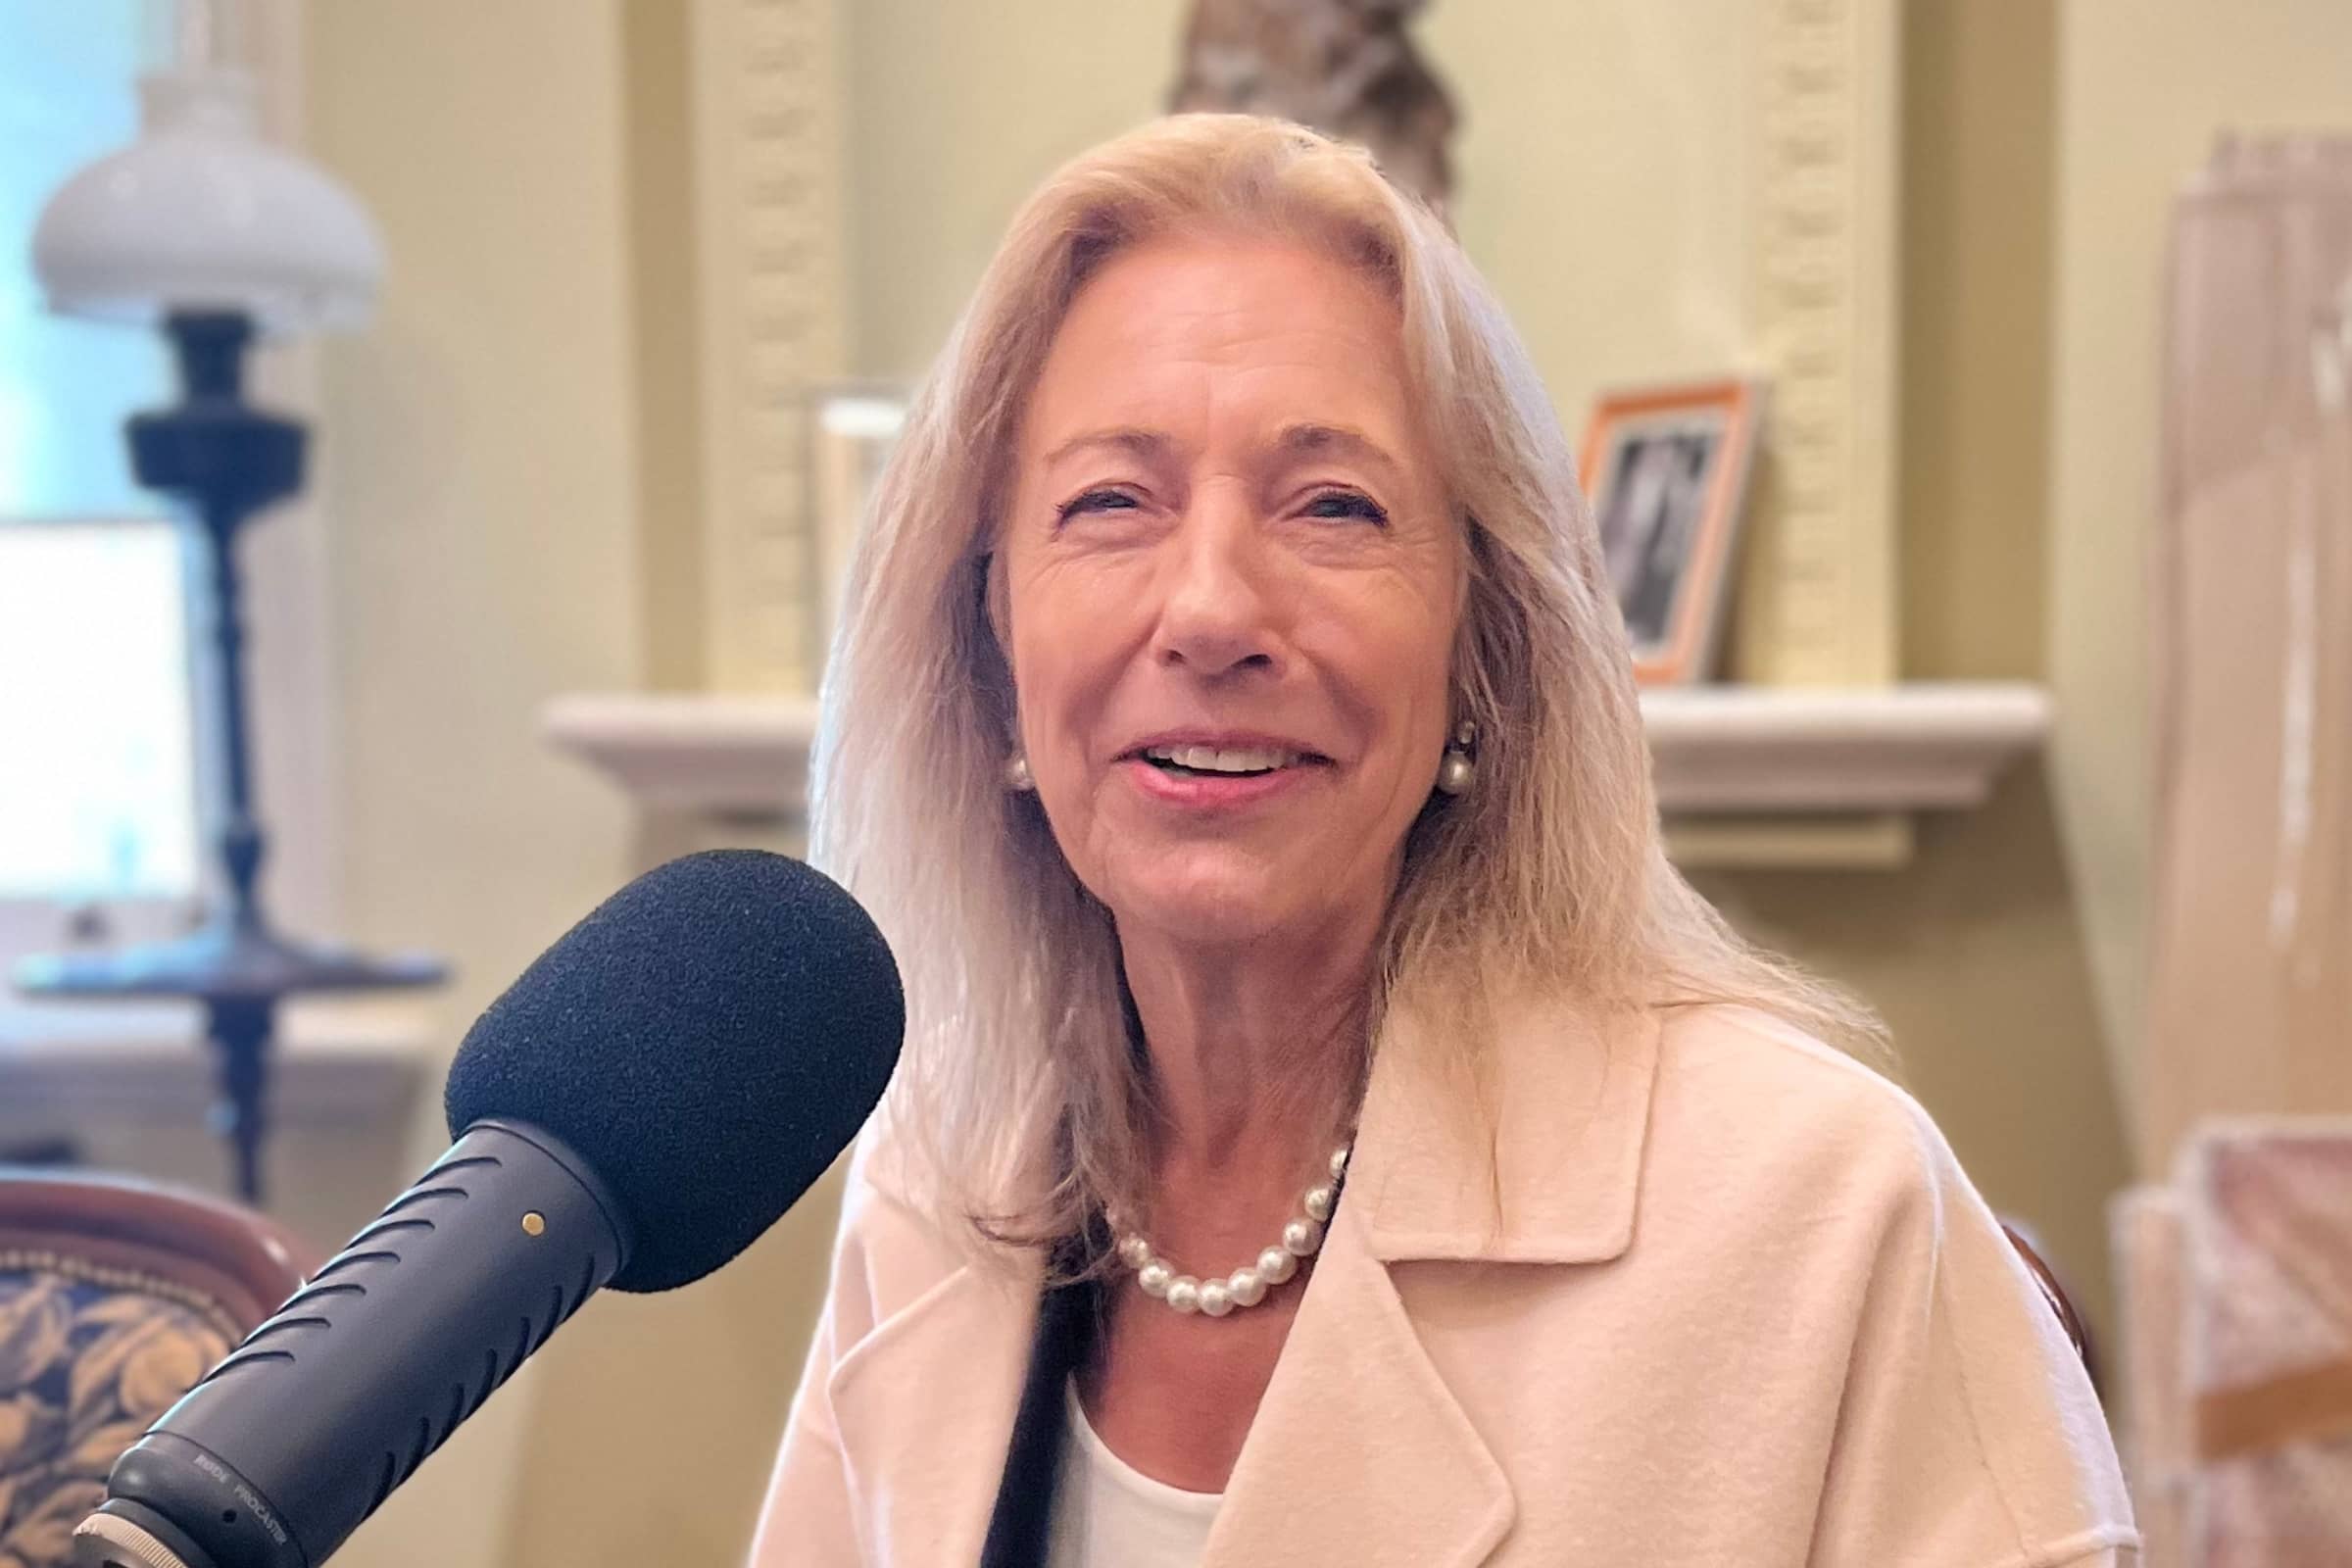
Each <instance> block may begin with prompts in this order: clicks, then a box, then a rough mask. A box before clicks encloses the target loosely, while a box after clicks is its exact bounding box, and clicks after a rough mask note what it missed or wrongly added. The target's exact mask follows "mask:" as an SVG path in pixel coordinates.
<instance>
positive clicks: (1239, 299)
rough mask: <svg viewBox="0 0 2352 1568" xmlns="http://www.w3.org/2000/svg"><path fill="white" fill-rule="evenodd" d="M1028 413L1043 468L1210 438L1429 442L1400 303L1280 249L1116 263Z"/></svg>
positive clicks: (1197, 242) (1357, 278)
mask: <svg viewBox="0 0 2352 1568" xmlns="http://www.w3.org/2000/svg"><path fill="white" fill-rule="evenodd" d="M1026 401H1027V408H1026V411H1025V413H1026V417H1025V418H1024V419H1023V421H1022V422H1023V440H1022V447H1023V452H1024V456H1025V457H1026V458H1027V459H1028V460H1029V461H1032V462H1039V461H1048V460H1051V459H1053V458H1055V457H1058V456H1061V455H1064V454H1066V453H1068V452H1070V451H1071V450H1073V449H1074V448H1075V447H1077V446H1079V445H1082V444H1084V443H1085V442H1087V441H1088V440H1090V439H1096V438H1102V439H1114V438H1115V439H1122V440H1124V441H1125V442H1126V443H1127V444H1128V445H1129V446H1131V447H1132V446H1134V445H1136V444H1138V443H1141V442H1146V441H1150V440H1153V439H1158V440H1162V441H1165V440H1167V439H1168V438H1170V437H1171V436H1185V435H1189V436H1190V437H1191V438H1194V439H1198V438H1199V437H1200V436H1201V434H1202V433H1203V432H1205V431H1206V430H1208V429H1209V428H1211V427H1214V428H1215V429H1216V430H1217V432H1218V434H1219V436H1220V438H1232V437H1236V436H1238V437H1240V438H1242V439H1245V440H1248V441H1249V442H1250V443H1251V444H1253V445H1260V446H1265V447H1269V448H1272V447H1282V448H1288V449H1294V450H1296V449H1303V448H1306V447H1311V446H1315V445H1318V444H1320V445H1321V446H1322V447H1323V448H1324V449H1325V450H1326V451H1328V452H1331V453H1332V454H1333V455H1340V454H1341V453H1342V452H1343V451H1344V450H1345V449H1346V448H1348V447H1349V446H1350V445H1351V444H1361V443H1366V442H1368V443H1369V444H1370V445H1373V446H1377V447H1380V448H1383V449H1386V450H1388V451H1390V452H1393V453H1397V455H1398V456H1408V455H1409V454H1408V453H1406V452H1404V451H1402V450H1400V449H1406V448H1410V447H1413V446H1415V445H1417V444H1418V438H1419V433H1418V431H1417V429H1416V426H1417V424H1418V421H1417V419H1416V418H1415V417H1414V415H1413V409H1412V404H1413V399H1412V397H1411V395H1410V391H1409V387H1408V382H1407V377H1406V373H1405V358H1404V353H1403V345H1402V340H1401V331H1400V326H1399V321H1398V317H1397V310H1396V308H1395V306H1394V305H1393V304H1392V303H1391V302H1390V301H1389V300H1388V299H1387V297H1386V296H1385V295H1384V294H1383V293H1382V292H1381V290H1380V288H1379V286H1378V284H1377V283H1376V282H1375V281H1374V280H1373V279H1370V278H1368V277H1366V276H1364V275H1363V274H1362V273H1361V272H1360V271H1359V270H1355V269H1352V268H1349V267H1348V266H1347V265H1346V264H1345V263H1342V262H1340V261H1337V260H1334V259H1333V258H1331V257H1329V256H1327V255H1325V254H1323V253H1321V252H1319V251H1316V250H1313V249H1311V248H1309V247H1307V246H1304V245H1300V244H1297V243H1293V242H1285V241H1281V240H1270V239H1250V238H1246V237H1225V236H1217V237H1201V236H1185V237H1182V238H1177V237H1170V238H1165V239H1155V240H1152V241H1148V242H1145V243H1143V244H1139V245H1137V246H1135V247H1133V248H1132V249H1130V250H1128V251H1124V252H1121V253H1120V254H1119V255H1117V256H1115V257H1113V258H1111V259H1110V260H1109V261H1108V262H1106V263H1105V264H1104V265H1103V268H1102V270H1100V271H1098V272H1097V273H1096V274H1095V275H1094V276H1093V277H1091V278H1090V279H1089V280H1088V282H1087V284H1086V286H1085V287H1084V288H1082V289H1081V290H1080V291H1079V293H1078V295H1077V296H1076V298H1075V299H1073V301H1072V302H1071V306H1070V309H1069V311H1068V313H1067V314H1066V315H1065V316H1064V318H1063V319H1062V322H1061V324H1060V327H1059V329H1058V330H1057V331H1056V333H1055V335H1054V342H1053V344H1052V346H1051V348H1050V349H1049V351H1048V354H1047V357H1046V360H1045V363H1044V365H1043V367H1042V368H1041V371H1040V374H1039V377H1038V381H1037V384H1036V386H1035V387H1034V388H1033V389H1032V392H1031V396H1030V397H1029V398H1028V399H1027V400H1026ZM1121 432H1125V434H1124V435H1123V436H1122V435H1121V434H1120V433H1121Z"/></svg>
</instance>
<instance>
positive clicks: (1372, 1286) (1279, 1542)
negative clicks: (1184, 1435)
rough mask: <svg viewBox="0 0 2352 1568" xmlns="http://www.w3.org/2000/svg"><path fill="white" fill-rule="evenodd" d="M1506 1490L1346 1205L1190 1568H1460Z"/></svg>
mask: <svg viewBox="0 0 2352 1568" xmlns="http://www.w3.org/2000/svg"><path fill="white" fill-rule="evenodd" d="M1515 1511H1516V1505H1515V1503H1514V1502H1513V1500H1512V1496H1511V1489H1510V1484H1509V1483H1508V1482H1507V1481H1506V1480H1505V1479H1504V1476H1503V1473H1502V1467H1501V1466H1500V1465H1499V1464H1497V1463H1496V1462H1495V1456H1494V1454H1493V1453H1491V1452H1490V1451H1489V1450H1488V1448H1487V1446H1486V1444H1485V1442H1484V1441H1483V1440H1481V1439H1480V1437H1479V1435H1478V1433H1477V1431H1476V1430H1475V1429H1474V1428H1473V1427H1472V1426H1471V1425H1470V1420H1469V1417H1468V1416H1466V1415H1465V1414H1463V1412H1462V1407H1461V1406H1460V1404H1458V1403H1457V1402H1455V1400H1454V1397H1453V1396H1452V1394H1451V1393H1449V1392H1448V1391H1447V1390H1446V1384H1445V1382H1444V1380H1443V1379H1441V1378H1440V1377H1439V1375H1438V1371H1437V1368H1436V1367H1435V1366H1433V1365H1432V1364H1431V1362H1430V1359H1429V1356H1428V1354H1427V1353H1426V1352H1425V1351H1424V1350H1423V1349H1422V1348H1421V1344H1420V1341H1419V1340H1418V1339H1417V1338H1416V1337H1415V1335H1414V1333H1413V1329H1412V1325H1411V1323H1410V1322H1409V1321H1408V1320H1407V1318H1406V1317H1405V1311H1404V1303H1403V1302H1402V1301H1401V1300H1399V1299H1397V1289H1396V1286H1395V1285H1394V1284H1393V1283H1392V1282H1391V1280H1390V1278H1389V1271H1388V1269H1387V1267H1386V1266H1385V1265H1384V1264H1383V1263H1382V1262H1381V1261H1380V1260H1379V1259H1378V1258H1376V1257H1374V1256H1373V1255H1372V1252H1371V1250H1370V1248H1369V1247H1368V1246H1367V1233H1366V1231H1365V1227H1364V1224H1363V1220H1362V1218H1361V1216H1360V1215H1351V1213H1350V1211H1349V1208H1348V1205H1347V1204H1346V1203H1345V1202H1343V1203H1342V1204H1341V1205H1340V1210H1339V1213H1338V1214H1337V1215H1335V1216H1334V1217H1333V1223H1332V1232H1331V1235H1330V1237H1329V1239H1328V1240H1327V1241H1326V1243H1325V1245H1324V1249H1323V1251H1322V1253H1321V1255H1320V1256H1319V1257H1318V1258H1317V1260H1316V1263H1315V1272H1314V1275H1313V1278H1312V1279H1311V1280H1310V1281H1309V1282H1308V1285H1307V1291H1306V1298H1305V1299H1304V1300H1302V1301H1301V1302H1300V1303H1299V1317H1298V1320H1297V1321H1296V1322H1295V1323H1293V1325H1292V1326H1291V1336H1290V1339H1289V1341H1288V1343H1286V1344H1285V1345H1284V1347H1283V1350H1282V1359H1281V1361H1280V1363H1279V1364H1278V1365H1277V1366H1276V1367H1275V1371H1274V1381H1273V1382H1272V1383H1271V1384H1270V1385H1269V1386H1268V1387H1267V1389H1266V1395H1265V1398H1264V1400H1263V1401H1262V1402H1261V1403H1260V1404H1259V1406H1258V1411H1257V1419H1256V1420H1255V1421H1254V1422H1253V1423H1252V1424H1251V1426H1250V1436H1249V1438H1248V1440H1247V1441H1246V1442H1245V1443H1244V1445H1243V1446H1242V1454H1241V1458H1240V1460H1239V1462H1237V1463H1236V1465H1235V1466H1234V1472H1233V1477H1232V1480H1231V1481H1230V1482H1229V1483H1228V1485H1227V1487H1226V1490H1225V1502H1224V1506H1223V1507H1222V1508H1221V1509H1219V1511H1218V1514H1217V1523H1216V1528H1215V1530H1214V1531H1213V1532H1212V1533H1211V1535H1210V1537H1209V1542H1208V1551H1207V1554H1206V1556H1205V1557H1204V1558H1203V1559H1202V1568H1242V1565H1244V1564H1249V1565H1251V1568H1258V1565H1272V1568H1290V1565H1295V1568H1308V1565H1322V1564H1329V1563H1339V1562H1346V1563H1373V1562H1378V1563H1391V1562H1393V1563H1412V1564H1415V1565H1416V1568H1471V1565H1472V1564H1476V1563H1480V1562H1483V1561H1485V1560H1486V1558H1487V1557H1488V1555H1489V1554H1490V1553H1492V1552H1493V1551H1494V1549H1495V1545H1496V1544H1498V1543H1499V1542H1500V1541H1501V1540H1502V1538H1503V1536H1504V1535H1505V1534H1506V1533H1507V1532H1508V1531H1509V1530H1510V1527H1511V1520H1512V1518H1513V1516H1514V1513H1515Z"/></svg>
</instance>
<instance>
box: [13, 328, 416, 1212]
mask: <svg viewBox="0 0 2352 1568" xmlns="http://www.w3.org/2000/svg"><path fill="white" fill-rule="evenodd" d="M166 325H167V330H168V332H169V333H170V335H171V338H172V346H173V348H174V350H175V351H176V353H177V356H178V360H179V369H180V383H181V394H182V396H181V401H180V403H179V405H178V406H177V407H176V408H172V409H167V410H164V411H162V412H159V413H155V414H142V415H138V416H135V417H133V418H132V419H131V421H130V448H131V461H132V466H133V467H134V468H135V470H136V471H137V473H138V477H139V481H140V482H141V483H142V484H145V485H147V486H149V487H150V488H152V489H156V490H160V491H162V492H164V493H165V494H167V495H170V496H172V498H173V499H175V500H177V501H179V502H181V503H182V504H183V505H184V506H185V507H186V509H187V511H188V513H189V515H190V517H191V519H192V520H193V521H194V522H195V524H196V525H197V528H198V531H199V533H200V535H201V537H202V540H203V542H204V544H205V546H206V551H205V554H206V557H207V559H208V561H209V564H210V565H211V572H210V582H209V587H210V589H211V595H210V597H211V605H210V609H211V612H212V615H211V628H210V629H211V632H212V639H213V645H214V651H215V654H216V656H217V657H216V659H215V661H214V664H215V681H216V688H215V692H214V696H215V698H216V702H215V704H214V711H215V712H216V714H217V716H218V718H219V720H220V723H221V731H222V745H221V760H222V770H223V774H224V776H223V778H222V781H221V783H222V789H221V795H222V800H223V807H224V809H223V811H222V825H221V831H220V834H219V838H218V843H217V844H216V845H215V854H216V858H217V859H218V860H219V862H220V865H221V871H222V873H223V876H224V881H225V888H224V895H225V896H224V900H223V904H222V907H221V909H220V910H219V912H218V913H217V914H216V915H215V916H214V918H213V919H212V920H210V921H209V922H208V923H207V924H205V925H204V926H203V927H202V928H201V929H199V930H197V931H194V932H191V933H190V934H189V935H187V936H184V937H180V938H177V939H175V940H172V941H169V942H159V943H151V944H147V945H145V946H141V947H135V948H127V949H123V950H120V951H118V952H114V953H97V954H78V955H73V956H63V957H39V958H29V959H26V960H25V961H24V962H23V963H22V964H20V965H19V967H18V969H17V972H16V975H15V977H14V978H15V981H16V987H17V989H18V990H19V991H20V992H22V993H23V994H24V995H25V996H28V997H47V998H57V999H79V1000H88V1001H97V1000H108V1001H134V1000H144V1001H161V1000H165V999H184V1000H189V1001H194V1002H198V1003H201V1004H202V1005H203V1006H204V1010H205V1024H206V1033H207V1035H208V1036H209V1037H210V1038H211V1040H212V1041H213V1044H214V1045H215V1046H216V1047H217V1048H218V1049H219V1051H220V1054H221V1102H220V1103H219V1105H218V1106H217V1107H216V1109H215V1111H214V1116H213V1121H214V1125H215V1128H216V1130H217V1131H219V1133H220V1134H221V1137H222V1138H224V1139H225V1140H227V1142H228V1143H229V1145H230V1149H231V1152H232V1153H233V1155H234V1158H235V1161H236V1175H237V1192H238V1194H239V1195H240V1196H241V1197H243V1198H244V1199H246V1200H247V1201H260V1199H261V1196H262V1179H261V1152H262V1141H263V1137H264V1134H265V1132H266V1130H267V1126H268V1123H267V1120H266V1102H267V1098H268V1079H269V1048H270V1035H271V1033H272V1028H273V1023H274V1019H275V1015H276V1010H277V1005H278V1003H279V1002H281V1001H282V1000H284V999H285V998H287V997H291V996H297V995H301V994H304V993H325V992H363V991H386V990H396V989H407V988H411V987H417V986H429V985H434V984H437V983H438V982H440V981H441V980H442V979H444V978H445V977H446V973H447V971H446V970H445V969H444V968H443V966H442V964H441V962H440V960H438V959H436V958H431V957H427V956H423V955H421V954H405V955H396V956H390V957H382V958H376V957H368V956H365V955H362V954H358V953H355V952H353V951H351V950H350V949H348V948H343V947H339V946H335V945H333V944H326V943H308V942H302V941H297V940H295V939H292V938H288V937H284V936H280V935H279V934H278V933H277V932H276V931H274V930H272V929H271V928H270V921H269V918H268V916H267V915H266V914H265V913H264V912H263V908H262V901H261V890H260V885H259V884H260V873H261V867H262V861H263V858H264V856H265V853H266V850H267V840H266V837H265V835H264V834H263V832H262V828H261V824H260V822H259V821H258V820H257V818H256V815H255V811H254V801H253V787H252V774H251V765H252V763H251V744H250V741H249V739H248V733H247V722H246V710H245V631H244V623H243V622H244V617H243V598H242V592H243V585H242V581H241V578H240V574H239V572H238V567H237V552H236V543H237V536H238V534H239V532H240V530H241V529H242V528H243V526H244V524H245V523H246V522H247V521H248V520H250V519H251V518H252V517H253V516H254V515H255V514H257V513H259V512H261V511H262V510H263V509H265V508H267V507H269V506H270V505H271V504H272V503H274V502H277V501H280V500H283V499H284V498H285V497H287V496H289V495H292V494H293V493H295V491H296V490H298V489H299V488H300V487H301V483H302V458H303V447H304V440H303V431H302V427H301V426H300V425H299V424H297V423H295V422H294V421H293V420H290V419H285V418H280V417H276V416H274V415H270V414H267V413H264V412H263V411H261V410H258V409H255V408H254V407H252V406H251V405H250V404H248V403H247V402H246V401H245V396H244V373H243V372H244V363H245V354H246V351H247V349H248V347H249V345H250V343H251V340H252V336H253V325H252V323H251V321H249V320H248V319H246V318H244V317H243V316H239V315H235V314H229V313H221V312H194V313H183V314H179V315H174V316H172V318H171V319H169V321H168V322H167V323H166Z"/></svg>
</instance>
